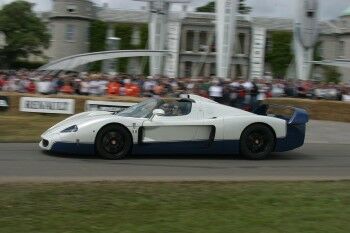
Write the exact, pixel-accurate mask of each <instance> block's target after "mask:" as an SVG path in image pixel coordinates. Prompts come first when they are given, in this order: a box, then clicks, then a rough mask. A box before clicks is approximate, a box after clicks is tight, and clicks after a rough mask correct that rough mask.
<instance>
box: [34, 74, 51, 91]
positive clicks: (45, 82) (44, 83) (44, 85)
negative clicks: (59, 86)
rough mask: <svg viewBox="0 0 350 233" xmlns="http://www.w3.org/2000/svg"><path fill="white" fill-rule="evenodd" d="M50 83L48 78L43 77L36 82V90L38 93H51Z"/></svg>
mask: <svg viewBox="0 0 350 233" xmlns="http://www.w3.org/2000/svg"><path fill="white" fill-rule="evenodd" d="M51 87H52V84H51V81H50V79H49V78H47V77H43V78H41V80H40V81H39V82H38V83H37V90H38V92H39V93H40V94H43V95H49V94H51V93H52V88H51Z"/></svg>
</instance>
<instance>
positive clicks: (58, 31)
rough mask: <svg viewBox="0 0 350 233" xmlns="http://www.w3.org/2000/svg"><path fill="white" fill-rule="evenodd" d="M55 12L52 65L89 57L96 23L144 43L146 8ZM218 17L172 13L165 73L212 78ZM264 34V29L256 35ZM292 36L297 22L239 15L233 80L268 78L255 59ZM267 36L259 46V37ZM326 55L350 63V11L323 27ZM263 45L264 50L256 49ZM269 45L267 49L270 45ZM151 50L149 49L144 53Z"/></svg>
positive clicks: (347, 76) (77, 2)
mask: <svg viewBox="0 0 350 233" xmlns="http://www.w3.org/2000/svg"><path fill="white" fill-rule="evenodd" d="M53 3H54V7H53V10H52V11H51V12H48V13H45V14H43V17H44V19H46V20H47V21H48V25H49V26H48V28H49V30H50V32H51V34H52V41H51V46H50V48H49V49H48V50H47V51H46V52H45V54H46V55H47V57H48V58H49V60H56V59H59V58H62V57H66V56H70V55H75V54H80V53H86V52H89V27H90V22H91V20H93V19H99V20H102V21H104V22H106V23H107V24H108V25H109V26H108V27H109V30H108V36H113V28H114V25H117V24H119V23H128V24H130V25H133V32H132V36H131V38H132V41H131V42H132V44H133V45H138V44H140V30H139V27H140V25H147V23H148V21H149V13H148V11H147V9H141V10H118V9H110V8H109V7H108V6H107V5H105V6H104V7H96V6H94V5H93V3H92V2H90V1H89V0H69V1H68V0H53ZM214 21H215V14H213V13H195V12H186V11H183V12H172V13H171V14H170V17H169V30H168V31H169V35H168V38H169V39H168V43H167V49H168V50H170V51H171V52H172V54H173V58H172V60H171V61H170V62H166V64H165V73H166V74H167V75H169V76H171V77H180V76H187V77H189V76H191V77H196V76H210V75H212V74H215V66H216V64H215V62H216V50H215V22H214ZM256 29H259V30H256ZM281 30H285V31H292V30H293V20H292V19H282V18H261V17H249V16H238V22H237V33H236V40H235V41H236V43H235V46H234V51H233V56H232V63H231V69H230V77H231V78H236V77H241V78H249V77H252V73H253V72H252V71H253V70H254V69H256V68H257V69H258V74H259V73H260V74H261V76H262V75H264V74H265V73H269V72H270V70H269V64H264V59H263V58H262V63H263V64H261V66H259V65H257V64H256V63H257V62H256V57H254V54H255V53H257V52H259V53H260V56H262V57H264V55H265V47H269V46H270V45H271V42H270V41H269V38H270V34H271V32H273V31H281ZM256 31H262V32H264V33H263V34H261V35H258V36H259V38H260V39H259V40H258V41H256V39H255V37H254V35H255V34H254V33H255V32H256ZM320 41H321V55H322V57H323V58H324V59H339V58H342V59H350V8H349V9H347V10H345V11H344V12H343V14H342V15H341V16H340V17H339V18H337V19H335V20H331V21H324V22H321V36H320ZM256 44H260V47H261V48H260V50H258V51H257V50H256V49H255V50H254V48H255V45H256ZM265 45H266V46H265ZM145 49H146V48H145ZM144 65H145V62H144V59H143V58H131V59H129V63H128V72H129V73H131V74H139V73H141V71H142V67H143V66H144ZM339 70H340V71H341V73H342V78H343V80H350V69H346V68H340V69H339Z"/></svg>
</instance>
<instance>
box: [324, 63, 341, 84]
mask: <svg viewBox="0 0 350 233" xmlns="http://www.w3.org/2000/svg"><path fill="white" fill-rule="evenodd" d="M323 70H324V78H325V81H326V82H327V83H336V84H338V83H339V82H340V81H341V73H340V72H339V71H338V69H337V68H336V67H334V66H324V67H323Z"/></svg>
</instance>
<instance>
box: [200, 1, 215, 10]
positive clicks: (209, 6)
mask: <svg viewBox="0 0 350 233" xmlns="http://www.w3.org/2000/svg"><path fill="white" fill-rule="evenodd" d="M196 11H197V12H215V2H208V3H207V4H205V5H204V6H200V7H197V8H196Z"/></svg>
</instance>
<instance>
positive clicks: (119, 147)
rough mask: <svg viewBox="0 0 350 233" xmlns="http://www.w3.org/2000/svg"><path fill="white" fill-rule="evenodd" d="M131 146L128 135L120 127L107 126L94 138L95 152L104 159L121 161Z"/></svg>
mask: <svg viewBox="0 0 350 233" xmlns="http://www.w3.org/2000/svg"><path fill="white" fill-rule="evenodd" d="M131 146H132V139H131V136H130V133H129V132H128V130H127V129H125V128H124V127H122V126H120V125H108V126H106V127H104V128H102V129H101V130H100V132H98V134H97V137H96V151H97V153H98V155H99V156H101V157H102V158H105V159H114V160H116V159H123V158H125V157H126V156H127V155H128V153H129V152H130V150H131Z"/></svg>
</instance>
